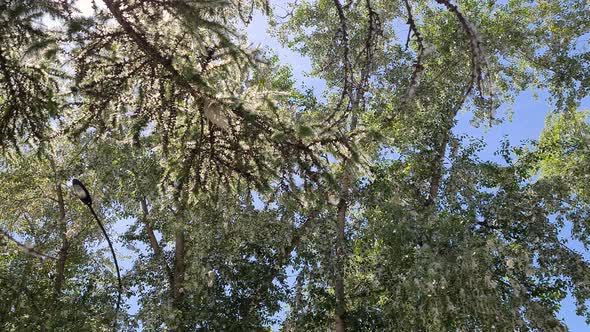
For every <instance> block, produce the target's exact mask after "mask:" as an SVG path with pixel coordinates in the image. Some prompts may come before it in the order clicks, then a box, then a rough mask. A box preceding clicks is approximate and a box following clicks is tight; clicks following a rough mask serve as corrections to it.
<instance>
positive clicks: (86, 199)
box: [72, 179, 122, 331]
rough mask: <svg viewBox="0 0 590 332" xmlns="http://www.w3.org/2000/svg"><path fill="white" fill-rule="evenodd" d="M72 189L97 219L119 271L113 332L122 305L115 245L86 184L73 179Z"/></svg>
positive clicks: (115, 328)
mask: <svg viewBox="0 0 590 332" xmlns="http://www.w3.org/2000/svg"><path fill="white" fill-rule="evenodd" d="M72 187H73V188H74V193H75V194H76V196H78V198H79V199H80V200H81V201H82V203H84V204H85V205H86V206H88V208H89V209H90V212H92V215H93V216H94V219H96V222H97V223H98V226H100V229H101V230H102V233H103V234H104V237H105V238H106V239H107V242H108V244H109V248H111V253H112V254H113V261H114V262H115V268H116V269H117V280H118V281H119V296H118V298H117V307H116V309H115V321H114V322H113V331H116V330H117V315H118V314H119V307H120V305H121V288H122V287H121V273H120V271H119V263H117V256H116V255H115V249H113V244H112V243H111V239H109V235H108V234H107V231H106V230H105V229H104V226H103V225H102V223H101V222H100V219H98V216H97V215H96V212H94V209H93V208H92V198H91V197H90V193H89V192H88V190H86V187H85V186H84V184H82V182H80V181H79V180H78V179H73V180H72Z"/></svg>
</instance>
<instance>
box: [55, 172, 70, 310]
mask: <svg viewBox="0 0 590 332" xmlns="http://www.w3.org/2000/svg"><path fill="white" fill-rule="evenodd" d="M54 167H55V165H54ZM55 181H56V182H55V193H56V195H57V204H58V208H59V228H60V231H61V240H62V244H61V248H60V249H59V256H58V258H57V266H56V275H55V282H54V285H53V290H54V296H55V299H56V300H57V299H58V298H59V296H60V295H61V291H62V288H63V284H64V282H65V270H66V261H67V259H68V249H69V248H70V243H69V242H68V237H67V235H66V232H67V224H66V209H65V204H64V198H63V191H62V188H61V183H60V181H59V179H57V174H56V179H55Z"/></svg>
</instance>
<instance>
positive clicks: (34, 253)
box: [0, 229, 56, 261]
mask: <svg viewBox="0 0 590 332" xmlns="http://www.w3.org/2000/svg"><path fill="white" fill-rule="evenodd" d="M0 235H2V236H3V237H5V238H6V239H8V240H10V241H12V242H13V243H14V244H15V245H16V246H17V247H18V248H19V249H20V250H21V251H23V252H24V253H27V254H29V255H31V256H34V257H37V258H39V259H40V260H41V261H43V260H45V259H52V260H55V259H56V258H55V257H54V256H50V255H46V254H43V253H41V252H39V251H38V250H36V249H35V248H32V247H31V246H29V245H27V244H23V243H21V242H19V241H18V240H16V239H15V238H14V237H12V236H11V235H10V234H9V233H8V232H6V231H4V230H2V229H0Z"/></svg>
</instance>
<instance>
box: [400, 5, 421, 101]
mask: <svg viewBox="0 0 590 332" xmlns="http://www.w3.org/2000/svg"><path fill="white" fill-rule="evenodd" d="M404 3H405V5H406V10H407V11H408V21H407V23H408V25H409V26H410V29H409V30H408V40H407V41H406V49H407V48H408V45H409V43H410V38H409V37H410V33H413V34H414V37H416V42H417V43H418V51H417V54H418V55H417V56H416V61H414V64H413V67H414V70H413V71H412V77H411V78H410V87H409V88H408V91H407V93H406V95H405V97H404V99H403V101H402V102H403V103H406V102H407V101H409V100H410V99H412V98H413V97H414V95H416V89H417V88H418V84H419V83H420V73H422V70H423V69H424V66H423V65H422V57H423V55H424V39H423V37H422V34H421V33H420V30H418V27H417V26H416V20H415V19H414V15H413V14H412V7H411V6H410V3H409V2H408V0H404Z"/></svg>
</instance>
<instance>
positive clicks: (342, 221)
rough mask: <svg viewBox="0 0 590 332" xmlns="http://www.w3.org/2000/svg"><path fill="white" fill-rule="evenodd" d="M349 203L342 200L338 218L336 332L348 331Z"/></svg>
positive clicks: (335, 282)
mask: <svg viewBox="0 0 590 332" xmlns="http://www.w3.org/2000/svg"><path fill="white" fill-rule="evenodd" d="M347 209H348V203H347V202H346V199H345V198H343V197H342V198H340V201H339V202H338V215H337V217H336V222H337V231H338V235H337V238H336V266H335V277H334V291H335V296H336V315H335V317H334V318H335V331H336V332H344V331H346V321H345V319H344V315H345V314H346V308H345V301H344V264H345V259H344V258H345V252H344V251H345V246H346V243H345V241H346V238H345V233H344V231H345V229H344V227H345V225H346V211H347Z"/></svg>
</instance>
